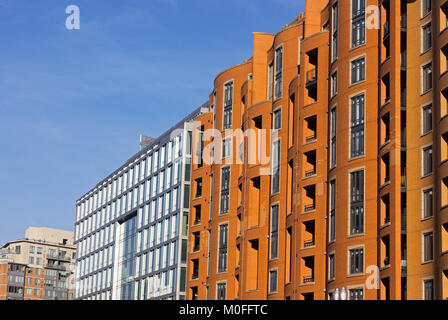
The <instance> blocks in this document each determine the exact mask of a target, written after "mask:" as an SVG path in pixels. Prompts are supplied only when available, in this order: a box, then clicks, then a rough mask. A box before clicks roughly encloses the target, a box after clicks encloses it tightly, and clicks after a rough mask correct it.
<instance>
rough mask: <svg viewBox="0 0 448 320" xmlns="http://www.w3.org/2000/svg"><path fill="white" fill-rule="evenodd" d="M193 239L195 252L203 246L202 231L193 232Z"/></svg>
mask: <svg viewBox="0 0 448 320" xmlns="http://www.w3.org/2000/svg"><path fill="white" fill-rule="evenodd" d="M193 239H194V241H193V252H197V251H199V249H200V247H201V232H199V231H198V232H193Z"/></svg>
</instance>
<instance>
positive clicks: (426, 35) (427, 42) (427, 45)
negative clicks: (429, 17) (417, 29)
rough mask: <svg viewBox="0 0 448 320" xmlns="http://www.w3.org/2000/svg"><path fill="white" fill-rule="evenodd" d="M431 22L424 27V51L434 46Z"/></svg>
mask: <svg viewBox="0 0 448 320" xmlns="http://www.w3.org/2000/svg"><path fill="white" fill-rule="evenodd" d="M431 30H432V28H431V22H430V23H427V24H425V25H424V26H423V27H422V52H425V51H426V50H429V49H430V48H431V46H432V42H431V41H432V36H431Z"/></svg>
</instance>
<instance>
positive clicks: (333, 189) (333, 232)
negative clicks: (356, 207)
mask: <svg viewBox="0 0 448 320" xmlns="http://www.w3.org/2000/svg"><path fill="white" fill-rule="evenodd" d="M335 206H336V180H331V181H330V241H334V240H335V239H336V208H335Z"/></svg>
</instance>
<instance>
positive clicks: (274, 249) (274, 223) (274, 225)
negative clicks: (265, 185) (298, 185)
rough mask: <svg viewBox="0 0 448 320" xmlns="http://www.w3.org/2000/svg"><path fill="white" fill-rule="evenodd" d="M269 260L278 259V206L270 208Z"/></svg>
mask: <svg viewBox="0 0 448 320" xmlns="http://www.w3.org/2000/svg"><path fill="white" fill-rule="evenodd" d="M269 238H270V241H271V259H276V258H278V205H275V206H272V208H271V232H270V235H269Z"/></svg>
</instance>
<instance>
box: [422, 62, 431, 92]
mask: <svg viewBox="0 0 448 320" xmlns="http://www.w3.org/2000/svg"><path fill="white" fill-rule="evenodd" d="M431 89H432V63H428V64H427V65H425V66H423V67H422V91H423V93H425V92H426V91H429V90H431Z"/></svg>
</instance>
